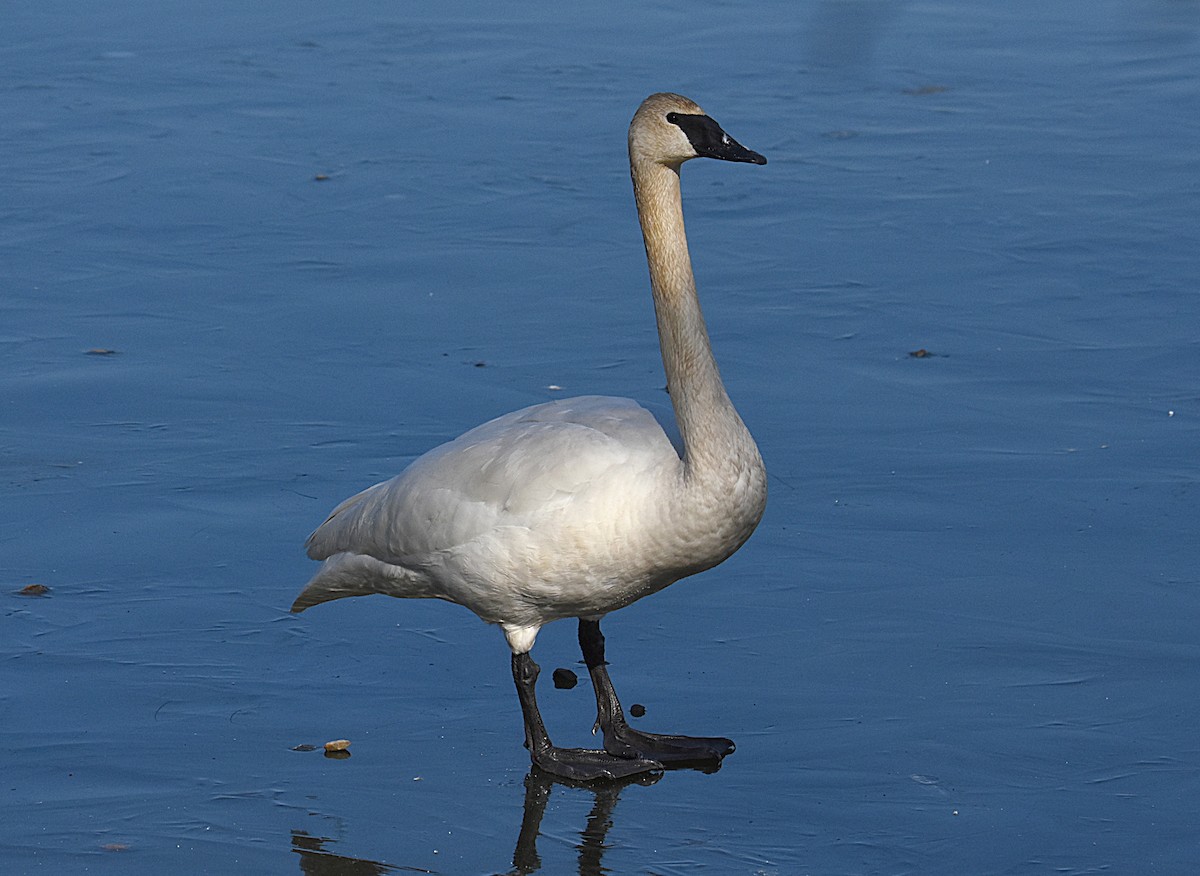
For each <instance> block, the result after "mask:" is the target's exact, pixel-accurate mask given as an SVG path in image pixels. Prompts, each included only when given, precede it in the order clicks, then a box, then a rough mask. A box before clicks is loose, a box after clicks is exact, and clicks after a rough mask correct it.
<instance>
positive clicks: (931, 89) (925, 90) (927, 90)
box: [903, 85, 950, 97]
mask: <svg viewBox="0 0 1200 876" xmlns="http://www.w3.org/2000/svg"><path fill="white" fill-rule="evenodd" d="M949 90H950V86H949V85H918V86H917V87H916V88H905V89H903V91H904V93H905V94H911V95H913V96H915V97H924V96H925V95H927V94H942V93H944V92H947V91H949Z"/></svg>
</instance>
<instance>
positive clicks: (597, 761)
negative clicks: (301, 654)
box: [512, 653, 663, 782]
mask: <svg viewBox="0 0 1200 876" xmlns="http://www.w3.org/2000/svg"><path fill="white" fill-rule="evenodd" d="M512 669H513V680H514V681H515V682H516V683H517V696H518V697H519V698H520V700H521V713H522V715H524V717H525V747H526V748H528V749H529V756H530V757H531V758H532V759H533V762H534V763H535V764H536V765H537V766H539V767H541V768H542V769H544V770H545V771H546V772H548V773H551V774H552V775H556V776H562V777H563V778H567V779H574V780H576V781H581V782H589V781H593V780H595V779H620V778H623V777H625V776H632V775H635V774H637V773H647V772H654V771H656V770H662V768H663V767H662V764H660V763H658V762H656V761H653V760H648V759H646V758H642V757H639V756H638V755H637V754H631V755H624V756H621V755H615V754H611V753H610V752H608V751H593V750H592V749H589V748H558V747H556V746H555V745H553V744H552V743H551V742H550V735H549V734H548V733H546V725H545V723H544V722H543V721H542V714H541V712H539V711H538V705H537V695H536V693H535V692H534V686H535V685H536V684H537V677H538V672H539V669H538V665H537V664H536V663H534V662H533V658H532V657H530V656H529V654H528V653H525V654H514V655H513V659H512Z"/></svg>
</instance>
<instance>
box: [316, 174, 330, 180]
mask: <svg viewBox="0 0 1200 876" xmlns="http://www.w3.org/2000/svg"><path fill="white" fill-rule="evenodd" d="M328 180H329V174H327V173H318V174H317V175H316V176H314V177H313V182H328Z"/></svg>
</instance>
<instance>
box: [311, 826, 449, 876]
mask: <svg viewBox="0 0 1200 876" xmlns="http://www.w3.org/2000/svg"><path fill="white" fill-rule="evenodd" d="M328 842H334V840H332V839H330V838H329V837H325V836H312V835H311V834H309V833H306V832H305V831H303V830H293V831H292V851H293V852H295V853H296V854H298V855H299V856H300V872H301V873H304V874H305V876H382V874H384V873H395V872H397V871H401V870H403V871H407V872H410V873H428V872H430V871H429V870H418V869H416V868H415V867H393V866H391V865H390V864H381V863H380V862H379V861H368V860H367V859H366V858H347V857H346V856H345V855H335V854H334V853H333V852H327V851H325V848H324V846H325V843H328Z"/></svg>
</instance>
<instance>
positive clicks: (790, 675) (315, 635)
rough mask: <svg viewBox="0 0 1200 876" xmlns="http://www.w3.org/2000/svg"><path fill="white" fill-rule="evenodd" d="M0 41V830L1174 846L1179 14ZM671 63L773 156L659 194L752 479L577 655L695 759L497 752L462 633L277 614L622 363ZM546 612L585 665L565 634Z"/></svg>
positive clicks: (311, 848) (176, 9)
mask: <svg viewBox="0 0 1200 876" xmlns="http://www.w3.org/2000/svg"><path fill="white" fill-rule="evenodd" d="M0 40H2V41H0V59H2V60H3V68H4V70H5V75H4V77H3V81H2V82H0V114H2V117H3V119H4V122H3V124H2V125H0V155H3V156H4V182H3V191H4V196H3V198H2V199H0V264H3V266H4V271H3V278H4V283H3V294H2V295H0V499H2V501H3V507H4V514H3V518H2V521H3V522H2V523H0V548H2V551H0V590H2V592H0V662H2V665H3V670H2V671H0V862H3V869H4V872H6V873H18V874H19V873H37V872H45V873H76V872H88V873H121V874H140V873H147V874H150V873H156V874H157V873H202V872H211V873H234V872H237V873H280V872H289V871H294V870H299V871H301V872H306V873H322V874H326V876H329V874H339V873H340V874H345V873H366V872H379V873H383V872H414V871H415V872H432V873H438V874H492V873H499V872H510V871H512V872H521V873H530V872H541V873H544V874H562V873H574V872H580V873H588V874H595V873H612V874H626V873H639V874H654V876H673V874H694V873H711V874H746V876H776V874H779V876H785V874H818V873H820V874H825V873H838V874H930V873H946V874H962V873H980V874H984V873H987V874H1017V873H1031V874H1033V873H1070V874H1085V873H1100V872H1106V873H1164V874H1177V873H1184V872H1190V871H1191V870H1192V869H1194V867H1195V863H1196V861H1197V860H1200V837H1198V835H1197V832H1196V818H1195V815H1196V800H1197V798H1198V796H1200V744H1198V743H1197V742H1196V727H1197V726H1198V725H1200V705H1198V700H1197V697H1196V691H1197V689H1198V688H1197V685H1198V682H1200V644H1198V643H1197V630H1198V629H1200V574H1198V572H1197V569H1198V568H1200V539H1197V538H1196V535H1195V533H1196V531H1197V524H1198V523H1200V489H1198V467H1197V447H1198V446H1200V426H1198V423H1200V342H1198V340H1197V325H1200V306H1198V304H1197V301H1198V299H1197V296H1196V283H1197V262H1196V255H1197V252H1200V216H1198V215H1197V204H1198V196H1200V186H1198V182H1197V181H1198V180H1200V158H1198V157H1197V143H1200V89H1197V87H1196V80H1197V74H1198V73H1200V5H1198V4H1196V3H1195V2H1191V0H1126V2H1117V0H1099V2H1086V3H1085V2H1080V0H1068V2H1064V3H1058V4H1045V3H1033V2H1025V0H1018V2H1012V3H1003V4H997V3H984V2H960V3H916V2H884V0H826V2H812V3H805V4H796V3H785V2H775V3H761V4H756V5H755V6H753V7H746V6H744V5H741V4H723V3H682V2H669V3H657V4H653V5H647V4H633V3H618V4H616V5H612V4H610V5H606V6H592V7H585V6H579V5H577V4H559V5H556V6H545V7H541V6H531V7H523V8H520V9H517V10H515V11H513V10H510V9H508V8H501V7H497V6H494V5H490V4H483V3H472V2H466V3H461V4H438V5H436V6H429V7H421V8H411V7H409V6H408V5H404V6H400V5H394V4H372V3H367V2H353V3H348V4H341V5H339V6H337V7H336V8H335V7H332V6H328V5H323V4H314V3H302V4H283V3H277V2H267V3H257V4H237V3H207V4H185V3H178V4H155V3H148V2H135V0H131V2H125V3H117V4H102V5H99V6H95V7H82V6H80V5H79V4H69V3H56V2H51V3H41V4H37V5H36V6H27V7H24V8H21V9H8V10H6V12H5V28H4V35H3V37H2V38H0ZM658 90H674V91H680V92H682V93H685V94H687V95H689V96H691V97H693V98H695V99H696V100H698V101H699V102H700V103H701V104H702V105H703V106H704V107H705V108H706V109H707V110H708V111H709V112H711V113H712V114H713V115H714V117H716V118H717V119H718V120H719V121H721V123H722V124H723V125H724V126H725V127H726V128H727V129H728V130H729V132H730V133H731V134H732V135H733V136H735V137H736V138H738V139H739V140H740V141H741V142H742V143H744V144H746V145H747V146H748V147H750V148H753V149H756V150H758V151H760V152H762V153H764V154H765V155H767V156H768V158H769V159H770V164H768V165H767V166H766V167H764V168H757V167H749V166H730V165H724V164H718V163H717V162H707V163H705V162H692V163H691V164H689V165H688V166H687V167H686V168H685V171H684V192H685V199H686V206H687V211H688V219H689V232H690V236H691V244H692V250H693V256H694V260H695V262H696V266H697V272H698V278H699V283H700V287H701V294H702V297H703V301H704V304H705V309H706V314H707V316H708V319H709V322H710V329H711V333H712V335H713V340H714V345H715V347H716V351H717V355H718V358H719V359H720V362H721V366H722V373H723V375H724V377H725V380H726V383H727V384H728V386H729V389H730V393H731V395H732V396H733V398H734V400H735V401H736V402H737V404H738V406H739V408H740V410H741V411H742V414H743V417H744V419H745V420H746V421H747V423H748V424H749V425H750V427H751V429H752V430H753V431H754V433H755V435H756V437H757V439H758V441H759V444H760V446H761V448H762V450H763V454H764V457H765V458H766V460H767V464H768V468H769V470H770V473H771V489H772V496H771V501H770V506H769V508H768V512H767V517H766V519H765V520H764V522H763V524H762V526H761V528H760V530H759V532H758V533H757V534H756V535H755V537H754V538H753V539H752V540H751V541H750V543H749V544H748V545H747V546H746V547H745V548H744V549H743V550H742V552H741V553H739V554H738V555H737V556H735V557H734V558H733V559H731V560H730V561H729V562H727V563H726V564H725V565H723V566H721V567H719V568H717V569H715V570H713V571H711V572H708V573H706V574H704V575H702V576H699V577H697V578H694V579H690V580H688V581H685V582H681V583H679V584H677V585H676V586H674V587H672V588H670V589H668V590H667V591H664V592H663V593H661V594H659V595H657V596H655V597H654V598H652V599H648V600H644V601H643V602H641V603H638V604H636V605H634V606H632V607H630V608H628V609H626V610H625V611H623V612H621V613H619V614H618V615H614V616H613V617H612V618H611V619H610V620H609V621H608V622H607V623H606V632H607V635H608V642H609V658H610V660H611V661H612V664H613V665H612V673H613V676H614V680H615V681H616V683H617V685H618V688H619V689H620V690H621V691H622V693H623V695H624V697H625V700H626V703H627V704H628V703H631V702H641V703H644V704H645V705H646V707H647V715H646V717H645V718H644V719H640V720H639V722H638V726H639V727H643V728H645V729H651V730H654V729H665V730H671V731H685V732H695V733H721V734H725V735H729V736H731V737H733V738H734V739H736V740H737V742H738V751H737V753H736V754H735V755H733V756H732V757H731V758H729V759H728V760H727V761H726V764H725V766H724V768H723V769H722V770H721V771H720V772H718V773H715V774H713V775H704V774H701V773H697V772H672V773H668V774H667V775H665V776H664V777H663V778H662V779H661V780H660V781H658V782H657V783H654V784H652V785H649V786H641V785H633V786H630V787H626V788H622V789H607V790H602V791H590V790H587V789H581V788H572V787H566V786H563V785H553V786H551V787H549V788H546V787H542V786H540V785H539V784H538V782H537V780H536V777H534V779H533V780H532V785H533V787H532V789H531V790H530V791H529V793H528V794H527V789H526V776H527V772H528V761H527V757H526V754H525V752H524V750H523V749H522V748H521V746H520V739H521V726H520V718H519V710H518V707H517V703H516V697H515V696H514V694H513V691H512V682H511V678H510V675H509V662H508V652H507V648H506V646H505V644H504V641H503V638H502V637H501V636H500V635H499V633H498V632H497V631H495V630H493V629H489V628H487V627H485V626H484V625H482V624H481V623H480V622H479V621H478V620H477V619H475V618H474V617H473V616H472V615H470V614H469V613H468V612H466V611H464V610H462V609H460V608H457V607H455V606H450V605H446V604H443V603H431V602H403V603H401V602H392V601H387V600H384V599H382V598H379V599H374V598H372V599H358V600H346V601H343V602H339V603H334V604H331V605H328V606H321V607H319V608H317V609H314V610H313V611H311V612H308V613H306V614H304V615H303V616H293V615H290V614H288V613H287V608H288V606H289V605H290V603H291V600H292V598H293V597H294V596H295V594H296V592H297V591H298V590H299V588H300V587H301V586H302V585H303V583H304V582H305V581H306V580H307V578H308V576H309V574H310V573H311V571H312V564H311V563H310V562H309V561H308V560H307V559H305V557H304V555H303V550H302V543H303V540H304V538H305V537H306V535H307V534H308V532H309V531H310V530H311V529H312V528H313V527H315V526H316V525H317V524H318V523H319V522H320V521H321V520H322V519H323V517H324V515H325V513H326V512H327V511H328V510H329V509H330V508H331V507H332V506H333V505H334V504H335V503H336V502H337V501H339V500H340V499H341V498H343V497H345V496H347V495H349V494H350V493H352V492H353V491H355V490H357V489H360V488H361V487H363V486H366V485H369V484H371V483H373V482H375V481H376V480H379V479H382V478H384V477H387V476H390V475H391V474H393V473H394V472H396V471H398V470H399V469H400V468H401V467H402V466H403V465H404V464H406V463H407V462H408V461H409V460H411V459H412V458H413V457H414V456H415V455H417V454H419V453H420V452H422V451H423V450H425V449H427V448H429V447H430V446H433V445H434V444H436V443H438V442H440V441H443V440H446V439H448V438H451V437H453V436H454V435H456V434H458V433H459V432H461V431H463V430H464V429H466V428H468V427H470V426H472V425H474V424H476V423H478V422H480V421H482V420H484V419H486V418H488V417H491V416H494V415H496V414H499V413H502V412H504V411H507V410H510V409H513V408H516V407H519V406H522V405H525V404H529V403H533V402H537V401H541V400H545V399H547V398H553V397H559V396H561V395H563V394H568V393H569V394H575V393H580V394H582V393H597V392H599V393H606V394H620V395H629V396H632V397H635V398H638V399H641V400H644V401H649V402H661V401H663V400H665V397H664V395H663V393H662V376H661V366H660V363H659V361H658V351H657V347H656V337H655V333H654V325H653V315H652V312H651V309H650V302H649V295H648V291H647V282H646V269H645V263H644V256H643V252H642V245H641V240H640V236H639V232H638V228H637V223H636V221H635V217H634V213H633V206H632V197H631V194H630V187H629V181H628V170H627V165H626V157H625V143H624V138H625V128H626V125H627V124H628V120H629V117H630V116H631V115H632V112H633V110H634V109H635V108H636V106H637V104H638V103H639V102H640V100H641V99H642V98H643V97H644V96H645V95H646V94H648V93H650V92H652V91H658ZM89 350H104V351H114V352H110V353H89V352H87V351H89ZM918 350H925V351H927V352H928V353H929V354H930V355H926V356H921V357H914V356H911V355H910V353H913V352H916V351H918ZM552 386H556V387H561V389H551V388H550V387H552ZM31 584H41V585H45V586H47V587H49V588H50V590H49V592H48V593H47V594H46V595H44V596H40V597H37V596H21V595H16V593H15V591H17V590H19V589H21V588H23V587H25V586H27V585H31ZM535 655H536V656H537V659H538V660H539V662H541V664H542V665H543V667H544V668H546V669H547V670H549V669H550V668H553V667H556V666H567V667H575V668H576V669H578V668H579V667H578V666H577V665H576V661H577V660H578V654H577V649H576V646H575V643H574V629H573V627H572V626H571V625H569V624H557V625H551V626H550V627H547V628H546V629H545V630H544V631H543V633H542V635H541V637H540V639H539V642H538V647H537V649H536V651H535ZM548 681H549V679H548V672H547V674H546V675H544V676H543V685H542V693H541V697H542V703H543V707H544V711H545V713H546V717H547V721H548V723H549V725H550V728H551V732H552V733H553V734H554V735H555V738H556V741H558V742H560V743H563V744H588V742H589V741H590V740H591V737H590V735H589V734H588V730H589V729H590V726H591V721H592V718H593V712H594V709H593V706H592V703H591V693H590V690H589V688H588V685H587V684H586V682H585V683H583V684H581V685H580V686H579V687H577V688H575V689H574V690H572V691H559V690H554V689H553V688H552V687H551V686H550V685H549V683H548ZM337 738H347V739H350V740H351V741H352V743H353V744H352V747H351V749H350V750H351V752H352V756H351V757H349V758H348V759H342V760H335V759H330V758H325V757H323V756H322V754H321V753H318V752H309V753H303V752H297V751H293V750H291V749H292V747H293V746H296V745H300V744H317V745H319V744H320V743H322V742H324V741H326V740H330V739H337ZM541 803H544V804H545V809H544V812H542V811H541V809H540V805H541ZM539 816H540V817H539ZM523 825H524V832H522V827H523ZM535 842H536V857H535V856H534V852H533V851H532V846H533V844H534V843H535ZM514 850H515V853H514ZM514 854H515V857H516V864H514ZM537 862H540V865H539V864H538V863H537ZM539 866H540V869H539Z"/></svg>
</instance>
